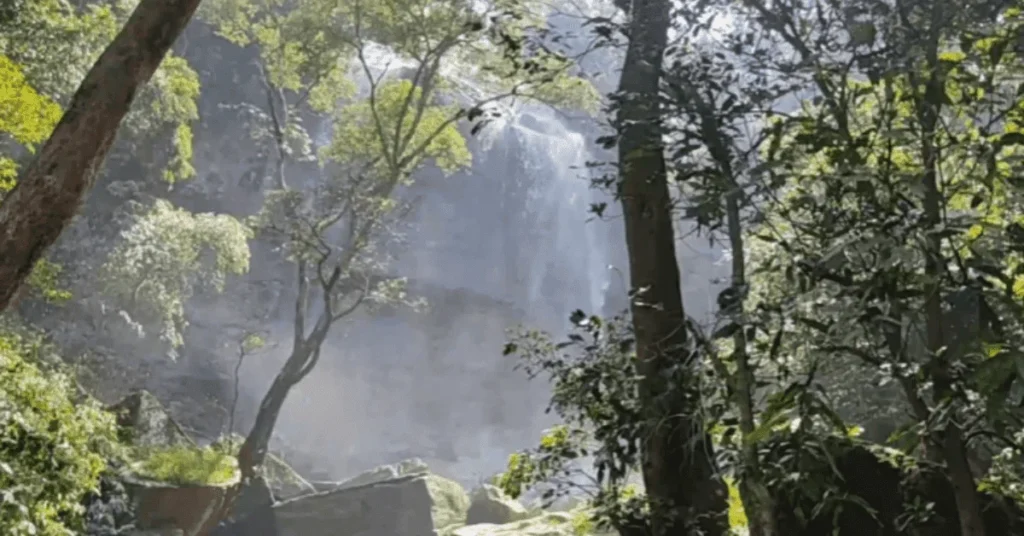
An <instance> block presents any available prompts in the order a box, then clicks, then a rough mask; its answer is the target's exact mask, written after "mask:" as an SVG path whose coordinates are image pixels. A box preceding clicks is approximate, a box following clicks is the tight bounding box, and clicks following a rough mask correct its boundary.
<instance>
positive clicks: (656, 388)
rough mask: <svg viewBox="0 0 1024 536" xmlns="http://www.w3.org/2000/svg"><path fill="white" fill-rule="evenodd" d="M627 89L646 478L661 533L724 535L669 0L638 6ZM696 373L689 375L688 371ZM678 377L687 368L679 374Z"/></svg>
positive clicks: (626, 178)
mask: <svg viewBox="0 0 1024 536" xmlns="http://www.w3.org/2000/svg"><path fill="white" fill-rule="evenodd" d="M630 11H631V12H630V13H629V14H630V15H631V20H630V22H629V26H628V28H627V32H628V37H629V46H628V48H627V52H626V61H625V64H624V67H623V69H622V78H621V81H620V84H619V90H620V93H621V98H622V102H621V104H620V105H619V106H620V107H619V110H618V117H617V122H618V127H619V162H620V165H621V172H620V173H621V183H620V191H619V193H620V197H621V201H622V207H623V213H624V220H625V226H626V245H627V248H628V251H629V267H630V284H631V287H632V290H633V291H634V292H635V293H637V295H635V296H634V297H633V300H632V302H631V310H632V315H633V326H634V329H635V332H636V340H637V360H638V369H639V372H640V375H641V380H640V398H641V403H642V404H643V407H644V412H645V421H646V425H647V427H648V430H647V431H646V440H645V441H644V445H643V453H642V455H643V477H644V485H645V487H646V491H647V495H648V498H649V499H650V501H651V507H652V519H651V528H652V532H653V534H654V536H669V535H672V536H675V535H682V534H695V533H698V532H697V531H698V530H699V531H702V533H703V534H704V535H707V536H719V535H722V534H724V533H725V532H726V531H727V526H726V520H725V515H724V512H725V510H726V492H725V486H724V484H723V483H722V481H721V480H720V479H719V478H718V477H717V475H716V474H715V470H714V464H713V462H712V452H711V442H710V440H709V438H708V437H707V434H706V432H705V430H704V425H703V421H702V418H701V416H700V414H699V411H700V408H699V406H700V404H699V400H696V399H695V397H696V393H695V391H696V389H695V387H694V385H693V384H694V383H695V382H696V379H695V376H696V373H695V371H694V370H693V369H694V368H695V365H696V363H695V359H694V356H693V354H692V352H691V351H690V345H689V342H690V341H689V340H688V339H689V336H688V333H687V330H686V315H685V312H684V310H683V300H682V292H681V288H680V282H679V267H678V265H677V264H676V255H675V236H674V232H673V228H672V217H673V216H672V200H671V198H670V195H669V188H668V177H667V173H666V168H665V157H664V149H665V148H664V142H663V141H662V139H661V128H660V119H661V118H660V114H661V107H660V106H659V104H658V101H659V93H660V91H659V89H660V84H661V74H662V73H661V70H662V57H663V55H664V53H665V48H666V46H667V40H668V27H669V21H670V2H669V1H668V0H634V1H633V2H632V6H631V10H630ZM687 369H689V370H687ZM671 371H681V375H680V373H679V372H675V373H672V374H671V376H672V377H670V372H671Z"/></svg>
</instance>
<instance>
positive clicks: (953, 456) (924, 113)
mask: <svg viewBox="0 0 1024 536" xmlns="http://www.w3.org/2000/svg"><path fill="white" fill-rule="evenodd" d="M943 12H944V10H942V9H940V8H939V6H936V7H935V8H934V9H933V11H932V20H931V27H930V30H931V31H930V35H929V42H928V47H927V48H926V53H925V56H926V58H925V61H926V66H927V68H928V78H927V80H926V84H925V88H924V95H923V99H922V100H920V101H919V102H918V103H917V106H918V109H917V115H918V120H919V121H920V123H921V160H922V164H923V166H924V173H923V174H922V177H921V188H922V190H923V192H924V196H923V199H922V208H923V209H924V221H925V223H926V224H927V233H928V234H927V240H926V241H925V244H924V246H925V247H924V254H925V266H924V275H925V278H926V281H927V283H926V286H925V301H924V313H925V334H926V337H927V340H926V342H927V349H928V359H929V360H930V362H929V363H928V364H927V368H926V370H928V371H929V375H930V376H931V379H932V381H933V383H934V387H933V390H934V401H935V405H936V406H938V405H939V404H942V403H944V402H946V401H950V403H952V404H954V409H955V407H956V405H957V401H956V399H955V398H956V396H957V395H956V393H955V392H954V389H953V373H952V367H953V363H952V359H951V356H950V355H949V354H950V352H948V351H947V348H946V343H947V337H946V333H945V330H946V325H947V323H946V316H945V313H944V312H943V307H942V278H943V275H944V273H943V272H944V268H945V267H944V266H943V264H944V260H943V257H942V239H941V238H940V236H939V235H938V231H939V229H940V227H941V226H942V224H943V214H944V211H945V207H944V204H945V200H944V199H943V194H942V191H941V190H940V187H939V162H940V161H941V160H940V143H939V141H938V137H939V131H940V119H939V118H940V111H941V109H942V105H943V102H944V98H945V87H946V79H945V77H944V76H943V71H942V69H943V67H941V66H940V63H939V44H940V35H941V32H940V29H941V28H942V24H943V21H944V18H943V17H944V15H943ZM957 417H958V416H957V412H956V411H952V412H950V416H949V422H948V423H946V426H945V428H944V429H943V430H941V431H940V432H939V433H938V434H936V435H938V436H939V437H938V439H939V441H938V442H939V443H940V445H938V446H937V447H938V449H939V450H940V451H941V452H942V456H943V458H944V459H945V462H946V470H947V472H948V473H949V477H950V480H951V481H952V484H953V494H954V497H955V499H956V507H957V513H958V514H959V515H960V531H961V533H962V535H963V536H985V524H984V520H983V518H982V515H981V505H980V501H979V500H978V485H977V482H976V481H975V478H974V475H973V473H972V472H971V468H970V464H969V463H968V456H967V448H966V445H965V441H964V435H963V430H962V429H961V427H960V425H959V423H958V422H957Z"/></svg>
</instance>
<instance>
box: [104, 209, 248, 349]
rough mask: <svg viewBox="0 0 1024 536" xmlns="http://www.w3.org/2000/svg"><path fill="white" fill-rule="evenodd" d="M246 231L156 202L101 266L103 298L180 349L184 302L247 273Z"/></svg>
mask: <svg viewBox="0 0 1024 536" xmlns="http://www.w3.org/2000/svg"><path fill="white" fill-rule="evenodd" d="M250 237H251V232H250V230H249V229H248V228H247V227H245V226H244V225H243V224H242V223H241V222H239V221H238V220H236V219H234V218H232V217H231V216H228V215H224V214H192V213H190V212H188V211H186V210H183V209H179V208H176V207H174V206H172V205H171V204H170V203H168V202H167V201H163V200H158V201H157V202H156V203H155V204H154V205H153V207H152V208H151V209H150V210H148V211H147V212H145V213H143V214H142V215H141V216H140V217H139V218H138V219H137V221H136V222H135V224H134V225H132V227H131V228H129V229H128V230H127V231H125V233H124V236H123V241H122V242H121V243H119V244H118V246H117V247H116V249H115V250H114V251H113V252H112V253H111V255H110V257H109V258H108V259H107V261H106V263H105V264H104V265H103V268H102V270H103V273H102V277H101V279H102V281H103V282H104V283H105V289H104V290H105V294H106V295H107V296H109V297H111V298H113V299H115V300H117V303H118V304H119V305H120V306H121V307H124V308H125V310H126V311H127V314H129V315H133V316H138V317H140V319H143V320H145V321H147V322H157V323H159V324H160V325H162V326H163V329H162V331H161V333H160V337H161V339H163V340H164V341H166V342H167V343H168V344H170V345H171V346H172V347H177V346H180V345H181V344H182V343H183V339H182V331H183V330H184V328H185V326H186V325H187V321H186V317H185V302H186V300H187V299H188V298H189V297H190V296H192V294H193V293H194V292H195V290H196V288H197V286H200V288H207V289H211V290H213V291H220V290H222V289H223V287H224V282H225V278H226V277H227V276H229V275H231V274H241V273H244V272H245V271H246V270H248V268H249V258H250V253H249V245H248V240H249V238H250Z"/></svg>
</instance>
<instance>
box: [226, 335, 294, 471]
mask: <svg viewBox="0 0 1024 536" xmlns="http://www.w3.org/2000/svg"><path fill="white" fill-rule="evenodd" d="M304 362H305V357H303V356H302V355H296V354H294V353H293V354H292V355H291V356H290V357H289V358H288V362H287V363H286V364H285V366H284V367H283V368H282V369H281V371H280V372H278V373H277V376H276V377H275V378H274V383H272V384H271V385H270V389H268V390H267V394H265V395H263V401H262V402H261V403H260V409H259V412H258V413H257V414H256V423H255V424H253V426H252V429H251V430H249V434H248V435H247V436H246V437H245V442H244V443H242V447H241V448H240V449H239V451H238V468H239V470H240V472H241V476H242V481H243V482H245V481H248V480H249V479H251V478H253V477H255V476H256V471H257V469H258V468H259V467H260V466H261V465H263V462H264V461H265V460H266V459H267V450H268V449H269V448H270V438H271V437H272V436H273V435H274V427H275V426H276V425H277V418H278V417H279V416H280V415H281V408H283V407H284V403H285V401H286V400H287V399H288V393H289V392H291V389H292V386H294V385H295V383H296V380H295V377H294V376H296V375H297V374H296V373H294V372H293V370H294V369H296V364H299V365H301V364H302V363H304Z"/></svg>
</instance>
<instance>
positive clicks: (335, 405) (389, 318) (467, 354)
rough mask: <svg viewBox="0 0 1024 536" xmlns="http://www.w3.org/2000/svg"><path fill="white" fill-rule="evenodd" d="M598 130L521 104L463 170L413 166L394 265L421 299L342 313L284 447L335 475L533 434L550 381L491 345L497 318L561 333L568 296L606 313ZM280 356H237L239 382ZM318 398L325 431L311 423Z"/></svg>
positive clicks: (299, 393)
mask: <svg viewBox="0 0 1024 536" xmlns="http://www.w3.org/2000/svg"><path fill="white" fill-rule="evenodd" d="M513 114H514V115H513ZM593 137H594V134H593V133H588V132H585V131H580V130H577V129H574V128H573V127H572V126H571V125H570V121H569V120H566V119H564V118H563V116H561V115H560V113H559V112H558V111H556V110H554V109H550V108H546V107H542V106H523V107H519V108H516V109H510V110H508V112H507V113H506V115H504V116H503V117H502V118H501V120H499V121H496V122H494V123H492V124H490V125H488V126H487V127H486V129H485V130H484V131H483V132H482V133H481V135H480V136H478V137H476V138H473V139H471V146H472V149H473V155H474V165H473V167H472V169H471V170H470V171H468V172H466V173H461V174H458V175H455V176H452V177H447V178H444V177H440V176H439V174H437V173H435V172H433V171H430V170H428V171H425V172H424V173H422V176H421V177H419V179H418V184H419V186H418V187H417V188H415V189H414V191H412V192H410V194H411V195H415V196H417V197H419V202H418V204H417V209H416V211H415V212H414V214H413V215H412V217H411V219H410V221H409V222H408V223H409V225H408V231H407V239H406V246H405V249H403V250H402V251H401V252H400V253H399V256H398V259H397V262H396V263H395V264H394V265H393V267H392V268H393V273H394V274H396V275H400V276H403V277H406V278H408V279H409V281H410V287H411V289H412V291H413V292H415V293H417V294H419V295H421V296H424V297H425V298H426V299H427V301H428V303H429V304H430V309H429V311H428V312H425V313H411V312H405V313H397V314H389V315H381V314H377V315H372V316H371V315H364V316H362V317H360V318H358V319H354V320H353V321H352V322H348V323H346V324H345V325H343V326H339V329H338V330H337V334H336V336H333V337H332V338H331V339H329V341H328V343H327V345H326V346H327V355H325V357H324V358H323V359H322V360H321V362H320V364H319V365H318V369H317V372H316V373H315V374H313V375H310V376H309V377H308V378H307V379H306V380H305V381H304V382H303V383H302V384H300V385H299V386H298V387H297V388H296V389H295V390H294V391H293V393H292V396H291V398H290V400H289V402H288V405H287V406H286V408H285V410H284V413H283V414H282V416H281V420H280V421H279V425H278V432H279V436H280V437H281V438H282V439H283V440H284V441H285V442H286V443H287V444H288V446H289V447H291V449H293V450H296V451H300V452H305V453H308V454H309V455H313V456H316V458H318V460H317V465H320V466H322V467H324V468H326V469H327V470H328V471H329V472H331V473H334V474H349V473H351V472H354V471H358V470H362V469H365V468H366V467H368V466H372V465H375V464H379V463H387V462H393V461H397V459H400V458H401V457H405V456H419V457H423V458H425V459H427V460H428V462H430V463H431V464H432V465H434V466H441V468H443V470H444V471H445V472H447V473H448V474H450V475H452V476H454V477H456V478H459V479H461V480H464V481H467V482H472V481H473V480H475V479H477V478H479V477H481V476H486V475H489V474H493V473H495V472H498V471H500V470H501V469H502V468H503V466H504V463H505V461H506V459H507V456H508V454H509V453H510V452H511V451H513V450H516V449H518V448H524V447H528V446H531V445H533V444H535V442H536V440H537V438H538V436H539V434H540V432H541V431H542V430H543V428H545V427H546V426H548V425H550V424H551V421H549V420H548V419H547V418H545V416H544V415H543V409H544V408H545V406H546V403H547V393H548V391H547V386H546V385H545V383H544V382H542V381H539V380H537V381H532V382H531V381H528V379H527V378H526V377H525V375H524V374H523V373H521V372H518V371H515V370H513V369H514V365H515V363H514V362H513V361H512V359H511V358H503V357H502V356H501V348H502V346H503V344H504V342H505V341H506V335H505V330H506V329H508V328H510V327H513V326H515V325H516V324H519V323H524V324H526V325H528V326H529V327H535V328H540V329H544V330H548V331H551V332H553V333H555V334H556V335H557V334H560V333H563V332H564V330H565V327H566V323H567V317H568V314H569V312H570V311H572V310H573V309H576V308H580V309H584V310H587V311H593V312H601V310H602V308H603V307H604V304H605V301H606V298H605V296H606V293H607V292H608V291H609V284H610V283H611V282H612V278H613V277H615V274H614V272H612V271H611V270H609V268H608V267H609V266H610V265H613V264H614V265H621V263H619V262H616V260H617V259H615V255H616V252H617V251H618V249H617V245H616V244H615V242H614V241H613V240H610V239H609V238H608V237H609V236H617V235H618V234H620V233H621V231H618V230H617V229H616V228H615V224H619V225H621V223H620V222H601V221H589V220H591V217H590V214H589V213H588V209H589V206H590V205H591V204H592V203H594V202H597V201H598V200H599V197H600V194H599V192H597V191H595V190H593V189H592V188H590V184H589V182H588V180H587V177H586V176H585V170H586V163H587V162H588V161H592V160H595V159H596V158H597V155H595V154H594V153H593V151H592V147H591V145H590V144H589V143H588V140H589V139H591V138H593ZM619 249H621V248H619ZM617 290H621V289H617ZM282 335H283V334H282ZM277 361H278V360H277V359H268V360H266V361H262V362H260V363H254V364H252V365H247V368H246V373H247V375H249V376H251V381H248V380H247V381H246V383H247V384H249V385H253V386H259V385H263V384H265V382H266V381H267V378H269V377H270V374H271V373H272V372H273V371H274V369H275V367H276V366H277ZM320 408H330V409H329V410H328V411H330V412H331V414H332V417H330V420H331V428H330V429H326V428H325V427H323V426H317V425H316V424H315V423H316V422H317V421H319V420H322V419H324V418H325V417H324V415H323V414H322V413H320V412H319V411H318V409H320ZM335 414H336V417H335V416H333V415H335ZM314 430H315V432H314V433H310V432H311V431H314ZM324 445H337V446H338V448H337V449H335V450H333V451H332V450H326V451H325V449H324Z"/></svg>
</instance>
